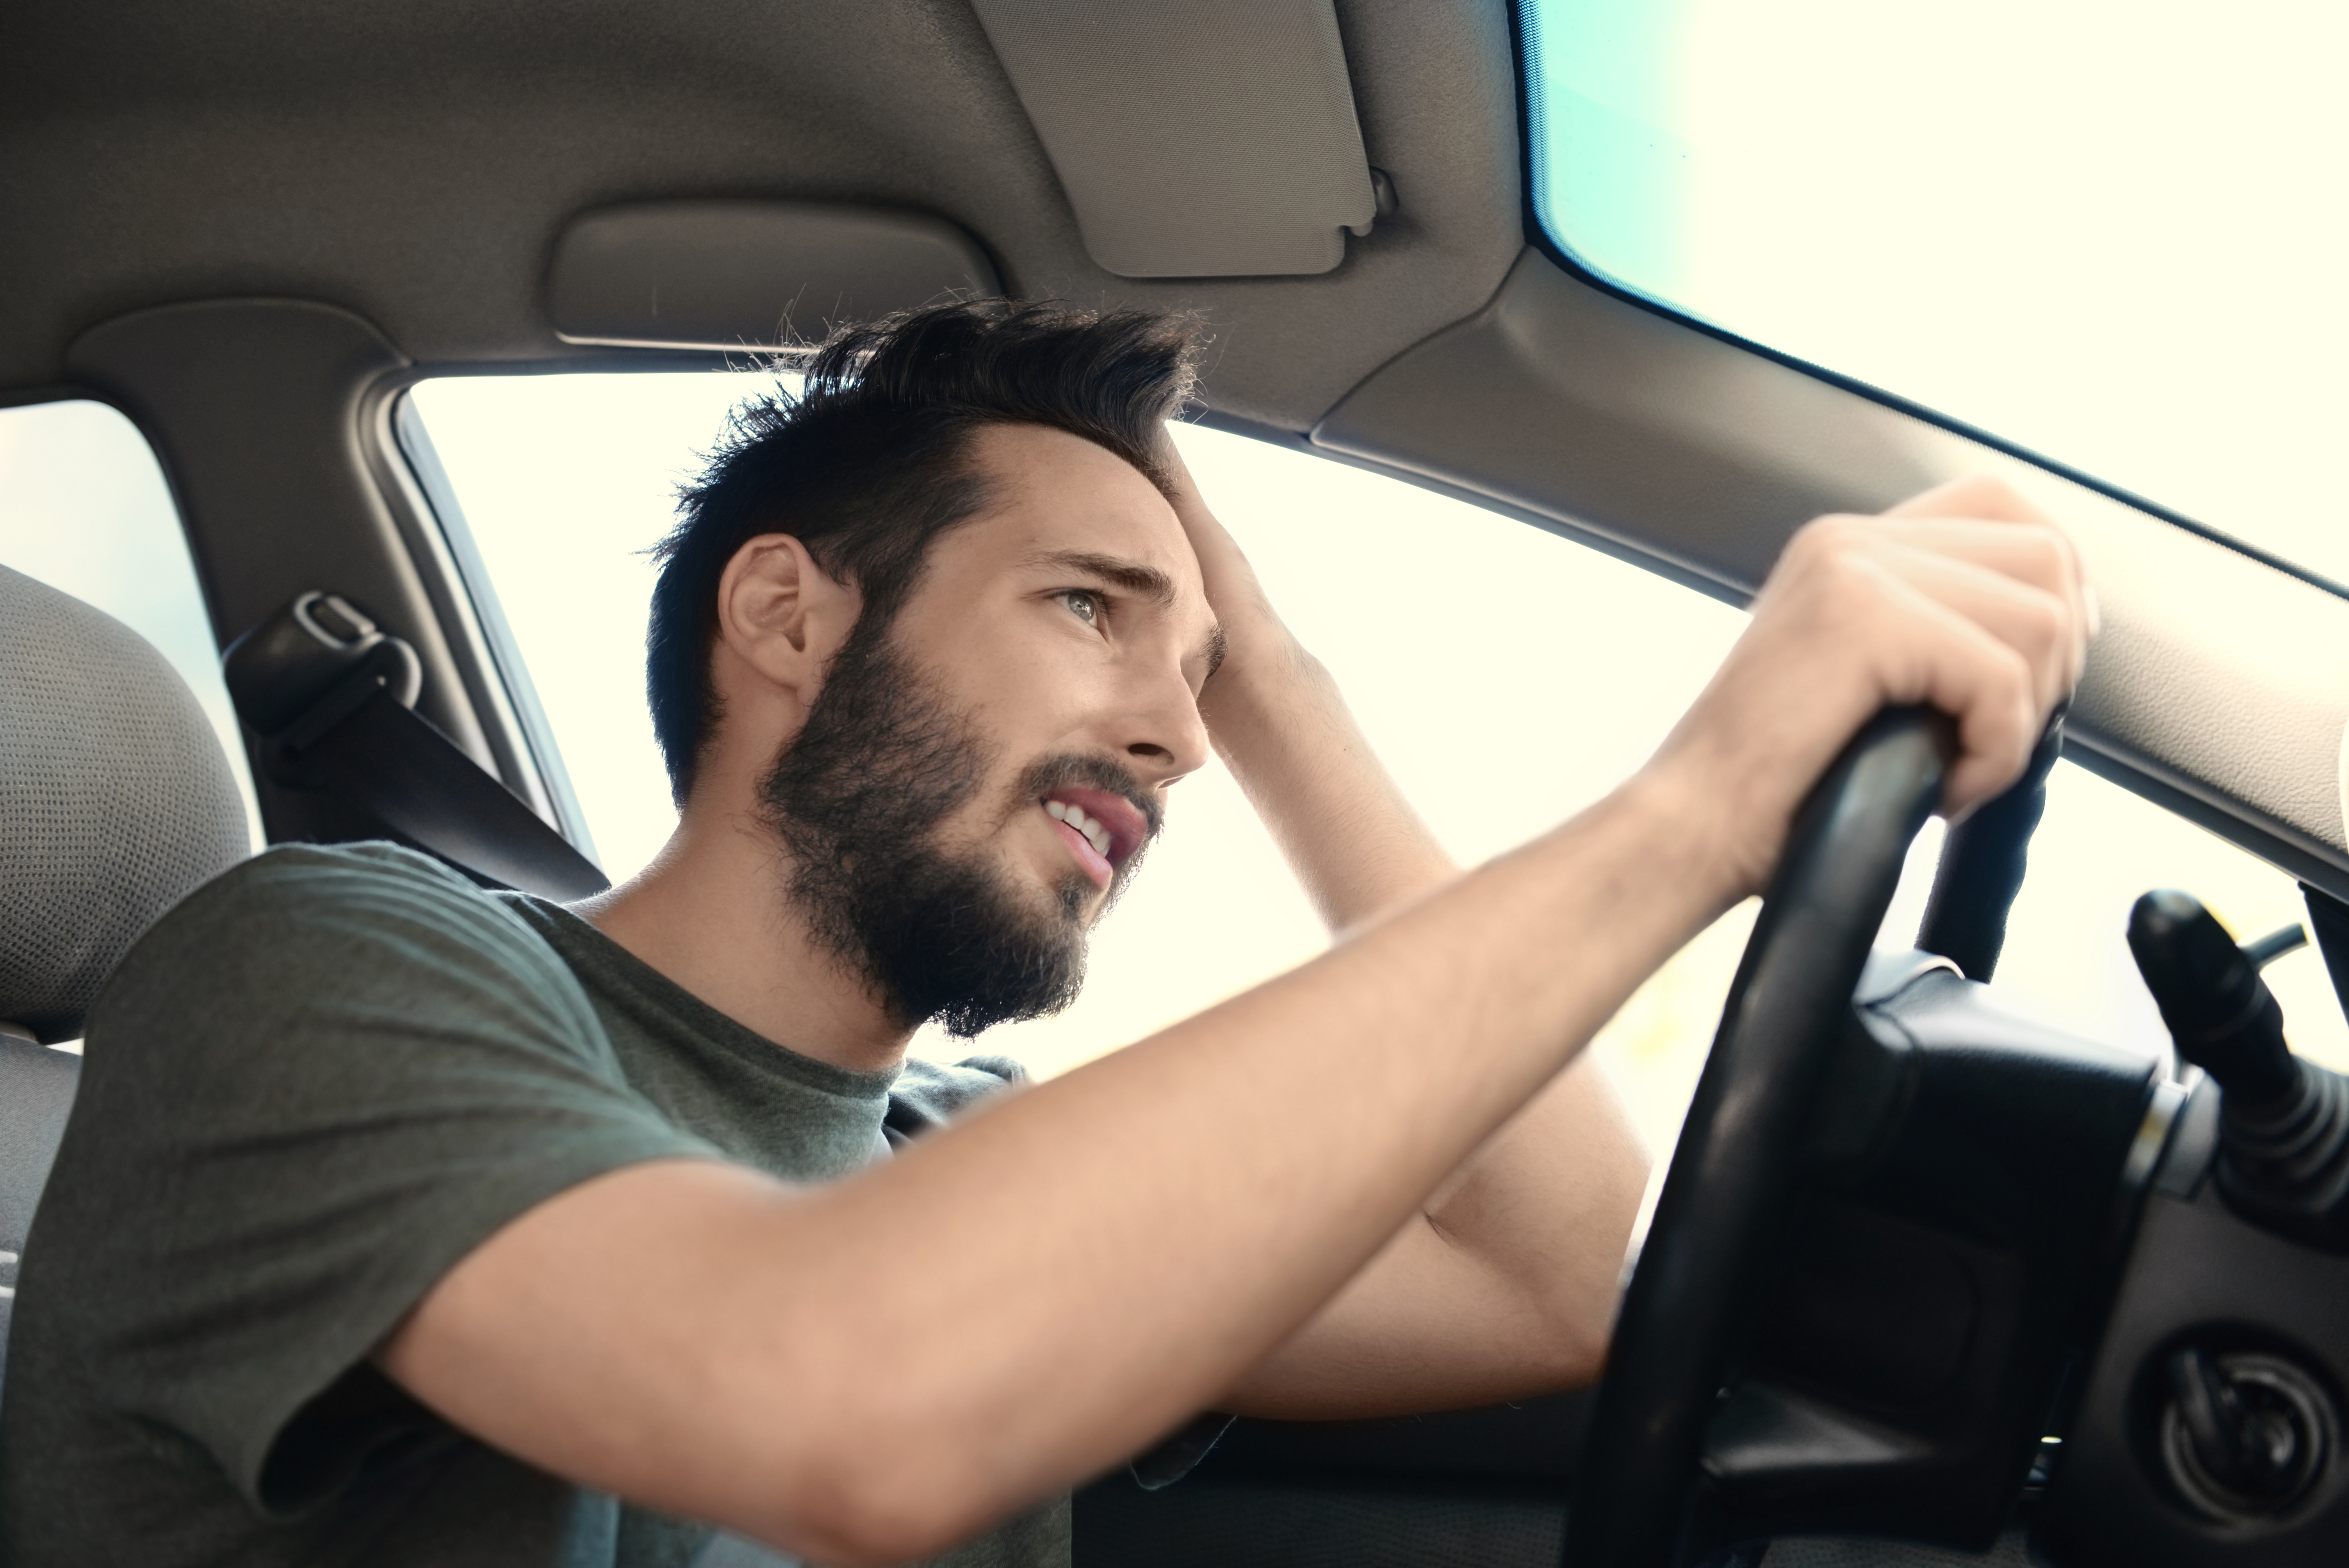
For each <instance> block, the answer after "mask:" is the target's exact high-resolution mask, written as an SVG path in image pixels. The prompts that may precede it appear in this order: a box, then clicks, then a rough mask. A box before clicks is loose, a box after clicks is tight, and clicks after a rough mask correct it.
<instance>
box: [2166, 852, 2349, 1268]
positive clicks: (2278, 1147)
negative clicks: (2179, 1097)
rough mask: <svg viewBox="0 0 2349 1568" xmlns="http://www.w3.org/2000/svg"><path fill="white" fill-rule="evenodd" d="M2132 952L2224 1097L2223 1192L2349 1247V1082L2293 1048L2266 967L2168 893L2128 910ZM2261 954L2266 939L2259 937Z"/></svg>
mask: <svg viewBox="0 0 2349 1568" xmlns="http://www.w3.org/2000/svg"><path fill="white" fill-rule="evenodd" d="M2128 942H2129V951H2130V952H2131V953H2132V954H2135V955H2136V957H2137V969H2138V971H2139V972H2140V973H2142V974H2143V975H2144V976H2145V983H2146V988H2147V990H2149V991H2151V992H2152V993H2153V999H2154V1001H2155V1002H2156V1003H2158V1005H2159V1006H2160V1007H2161V1019H2162V1022H2163V1023H2165V1024H2167V1025H2168V1026H2169V1033H2170V1037H2171V1038H2173V1039H2174V1040H2176V1041H2177V1042H2178V1054H2179V1055H2180V1056H2182V1057H2185V1058H2186V1059H2187V1060H2189V1061H2190V1062H2194V1063H2196V1064H2197V1065H2199V1067H2200V1068H2202V1069H2203V1070H2204V1071H2205V1072H2207V1073H2209V1075H2210V1077H2211V1078H2212V1079H2214V1080H2215V1081H2216V1082H2217V1083H2218V1085H2219V1088H2220V1092H2221V1099H2220V1118H2219V1162H2218V1180H2219V1190H2220V1192H2221V1193H2223V1194H2224V1195H2225V1197H2226V1199H2227V1201H2228V1202H2230V1204H2232V1205H2233V1206H2234V1208H2235V1209H2236V1210H2237V1211H2238V1212H2240V1213H2241V1214H2242V1215H2243V1216H2244V1217H2245V1218H2247V1219H2250V1220H2251V1221H2252V1222H2255V1223H2258V1224H2261V1225H2264V1226H2266V1227H2267V1228H2269V1229H2271V1230H2273V1231H2277V1232H2280V1233H2283V1234H2286V1235H2291V1236H2294V1237H2297V1238H2299V1239H2301V1240H2303V1241H2309V1242H2314V1243H2318V1244H2320V1245H2323V1246H2325V1247H2327V1248H2330V1249H2332V1250H2333V1251H2335V1252H2349V1082H2344V1079H2343V1078H2341V1077H2340V1075H2339V1074H2337V1073H2333V1072H2330V1071H2328V1070H2326V1069H2325V1068H2321V1067H2318V1066H2316V1065H2315V1064H2314V1063H2312V1062H2304V1061H2302V1060H2300V1059H2299V1058H2298V1057H2294V1056H2293V1055H2292V1047H2290V1046H2289V1045H2287V1044H2285V1042H2284V1036H2283V1009H2282V1007H2280V1006H2277V1004H2276V999H2275V997H2274V995H2272V994H2271V992H2270V991H2269V990H2268V988H2267V983H2266V982H2265V981H2263V980H2261V978H2260V973H2259V964H2260V961H2261V959H2263V958H2265V957H2271V956H2274V954H2276V953H2280V952H2282V951H2283V950H2284V949H2283V948H2282V947H2276V948H2274V949H2273V950H2272V951H2263V952H2261V953H2260V954H2250V953H2246V952H2245V951H2244V950H2243V949H2241V948H2239V947H2237V946H2236V945H2235V944H2234V942H2233V941H2232V940H2231V939H2230V938H2229V936H2228V935H2227V933H2226V931H2225V929H2224V928H2223V927H2221V926H2220V924H2219V922H2218V921H2217V920H2216V919H2215V918H2214V917H2213V916H2212V915H2211V913H2210V912H2209V911H2208V910H2206V909H2204V908H2203V907H2202V905H2201V904H2200V903H2198V902H2196V901H2195V900H2194V899H2192V898H2190V897H2189V896H2188V895H2187V894H2185V893H2182V892H2172V891H2169V890H2167V889H2164V890H2162V891H2159V892H2149V893H2147V894H2146V895H2145V896H2144V897H2143V898H2141V899H2139V900H2137V907H2136V908H2135V909H2133V910H2131V911H2130V912H2129V929H2128ZM2261 945H2262V948H2263V949H2264V948H2265V947H2266V946H2267V944H2261Z"/></svg>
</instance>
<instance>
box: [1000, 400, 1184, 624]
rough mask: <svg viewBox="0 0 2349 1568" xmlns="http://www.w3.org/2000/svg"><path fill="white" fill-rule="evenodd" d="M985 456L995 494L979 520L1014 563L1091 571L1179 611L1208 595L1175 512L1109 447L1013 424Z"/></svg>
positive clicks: (1050, 431) (1155, 490) (1055, 432)
mask: <svg viewBox="0 0 2349 1568" xmlns="http://www.w3.org/2000/svg"><path fill="white" fill-rule="evenodd" d="M976 456H977V457H978V460H979V462H980V465H981V467H982V468H983V469H985V470H986V471H987V476H988V481H989V483H988V489H989V490H990V492H991V493H990V494H989V496H988V504H987V506H986V509H985V510H984V511H982V512H981V513H980V514H979V516H978V518H977V519H974V520H973V521H975V522H977V523H978V524H980V525H981V526H982V528H983V531H984V532H985V533H986V534H988V536H990V537H988V539H987V540H986V543H987V544H988V546H990V547H991V550H992V552H999V553H1000V554H1001V555H1002V556H1004V557H1006V558H1008V560H1007V564H1013V565H1021V566H1036V565H1059V566H1072V565H1077V564H1081V563H1082V564H1091V565H1092V566H1095V567H1097V568H1100V569H1102V573H1103V574H1104V575H1105V576H1106V577H1107V579H1108V580H1109V581H1111V582H1112V583H1115V584H1116V585H1118V586H1121V587H1123V588H1125V589H1126V590H1127V592H1129V593H1135V594H1138V595H1143V596H1146V597H1149V598H1151V599H1152V600H1153V601H1154V602H1155V603H1160V604H1162V605H1164V606H1165V607H1170V608H1171V607H1172V606H1173V605H1174V603H1176V602H1177V601H1178V600H1179V599H1182V598H1185V597H1190V596H1192V595H1195V594H1199V593H1200V592H1201V586H1202V585H1201V583H1200V578H1199V563H1198V559H1197V557H1196V556H1195V555H1194V554H1193V553H1192V550H1191V542H1190V540H1189V539H1188V537H1187V536H1186V535H1185V533H1184V531H1183V524H1182V522H1181V521H1180V520H1179V519H1177V518H1176V517H1175V515H1174V506H1173V505H1172V504H1171V503H1170V502H1169V501H1168V500H1166V498H1165V497H1164V495H1162V494H1161V493H1159V490H1158V487H1157V486H1156V485H1154V484H1153V483H1151V481H1150V480H1149V479H1148V478H1147V477H1145V476H1144V475H1143V473H1142V472H1141V470H1140V469H1136V468H1135V467H1134V466H1133V464H1131V463H1129V462H1127V461H1126V460H1125V459H1123V458H1121V457H1119V456H1117V455H1116V454H1115V453H1114V452H1112V451H1110V450H1109V449H1107V448H1105V447H1102V446H1100V445H1098V444H1096V443H1094V442H1092V441H1089V440H1086V439H1085V438H1082V437H1081V436H1074V435H1071V434H1070V433H1069V432H1067V431H1065V430H1056V429H1051V428H1047V427H1044V426H1040V425H1003V426H995V427H991V428H988V429H987V430H985V431H982V432H981V433H980V437H979V441H978V451H977V453H976ZM989 525H991V526H989Z"/></svg>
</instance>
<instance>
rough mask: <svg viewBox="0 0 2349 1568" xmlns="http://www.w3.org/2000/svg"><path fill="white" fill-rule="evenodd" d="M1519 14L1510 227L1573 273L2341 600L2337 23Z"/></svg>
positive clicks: (2345, 341)
mask: <svg viewBox="0 0 2349 1568" xmlns="http://www.w3.org/2000/svg"><path fill="white" fill-rule="evenodd" d="M1520 19H1521V23H1522V34H1521V36H1522V38H1523V42H1524V63H1525V67H1526V88H1527V102H1528V107H1529V118H1530V128H1531V151H1532V168H1533V178H1534V188H1535V189H1534V202H1535V208H1536V211H1537V214H1538V216H1539V218H1540V221H1541V222H1542V224H1543V226H1544V228H1545V229H1546V230H1547V233H1548V235H1549V238H1550V239H1551V241H1552V242H1554V243H1556V244H1557V246H1558V247H1559V248H1560V249H1562V250H1564V251H1565V252H1566V253H1568V254H1569V255H1570V256H1571V257H1573V258H1574V259H1575V260H1576V261H1578V262H1579V263H1582V264H1583V265H1585V266H1587V267H1588V268H1589V269H1590V270H1591V271H1593V272H1595V273H1599V274H1600V275H1601V276H1603V277H1605V278H1607V279H1609V280H1610V281H1612V282H1614V283H1616V284H1619V285H1621V286H1623V287H1625V288H1627V289H1629V290H1631V291H1633V292H1635V293H1638V294H1643V295H1646V296H1648V297H1650V298H1651V299H1653V300H1656V301H1658V302H1660V303H1662V304H1669V305H1671V306H1673V307H1674V308H1676V309H1678V310H1681V311H1682V312H1685V313H1687V314H1689V315H1694V316H1697V317H1700V318H1702V319H1703V320H1705V321H1707V322H1710V323H1713V324H1714V325H1718V326H1720V327H1723V328H1724V329H1726V330H1728V331H1730V332H1732V333H1734V334H1736V335H1740V336H1743V337H1745V338H1747V339H1750V340H1752V341H1754V342H1755V343H1758V344H1761V345H1763V346H1766V347H1769V348H1773V349H1776V350H1779V351H1782V352H1784V353H1786V354H1789V355H1792V356H1795V357H1798V358H1801V359H1804V360H1807V361H1809V362H1811V363H1813V364H1816V365H1818V366H1823V367H1825V368H1826V369H1829V370H1833V371H1836V372H1837V373H1840V374H1842V375H1845V376H1848V377H1854V378H1856V379H1857V380H1860V381H1863V382H1866V383H1868V384H1870V385H1873V386H1875V387H1881V388H1883V389H1885V390H1887V391H1889V392H1892V393H1895V394H1898V395H1899V396H1900V397H1906V398H1909V399H1911V400H1913V401H1915V402H1918V403H1921V404H1923V405H1925V406H1927V407H1931V408H1934V409H1936V410H1939V411H1940V412H1942V413H1944V414H1947V415H1950V416H1952V417H1954V418H1959V419H1961V420H1964V421H1967V422H1969V423H1971V424H1973V425H1975V426H1978V427H1980V428H1984V429H1987V430H1989V431H1991V432H1992V433H1993V434H1995V435H1997V436H2000V437H2002V438H2006V439H2008V440H2011V441H2014V442H2018V443H2020V444H2022V445H2023V446H2024V447H2026V448H2030V449H2033V450H2036V451H2038V452H2040V453H2042V454H2044V455H2045V456H2047V457H2050V458H2053V459H2057V460H2058V461H2061V462H2063V463H2065V464H2068V465H2070V466H2072V467H2074V468H2075V469H2084V470H2085V471H2086V472H2088V473H2090V474H2093V475H2095V476H2096V477H2098V478H2100V479H2103V480H2108V481H2111V482H2113V483H2116V484H2118V485H2121V486H2123V487H2125V488H2127V489H2129V490H2134V491H2136V492H2137V493H2138V494H2140V495H2144V496H2147V497H2149V498H2150V499H2152V500H2156V501H2158V502H2159V503H2161V504H2163V505H2165V506H2168V507H2170V508H2173V509H2175V510H2177V511H2180V512H2183V513H2185V514H2187V515H2189V516H2191V517H2193V518H2195V519H2197V520H2198V521H2201V522H2204V523H2207V524H2209V525H2210V526H2212V527H2215V528H2218V529H2220V530H2221V531H2225V532H2227V533H2230V534H2232V535H2234V536H2235V537H2237V538H2240V539H2243V540H2246V541H2249V542H2251V543H2253V544H2256V545H2258V546H2260V547H2261V548H2263V549H2266V550H2268V551H2270V552H2273V553H2275V554H2277V555H2280V556H2282V557H2285V558H2287V559H2290V560H2292V561H2294V562H2299V563H2301V564H2302V565H2303V566H2304V567H2306V568H2309V569H2311V570H2313V571H2314V572H2316V573H2322V574H2323V575H2326V576H2328V577H2330V578H2332V579H2333V580H2334V581H2335V582H2349V527H2344V505H2343V502H2342V500H2341V491H2340V487H2339V484H2338V482H2337V480H2336V477H2335V473H2334V469H2335V467H2336V465H2335V463H2334V462H2333V453H2334V452H2335V451H2336V450H2337V449H2338V448H2339V445H2340V441H2341V436H2340V432H2341V430H2342V429H2343V428H2344V424H2349V383H2344V378H2343V377H2342V375H2341V372H2340V366H2341V363H2342V361H2343V360H2344V356H2349V309H2344V304H2343V297H2342V290H2341V287H2340V279H2341V275H2342V269H2343V263H2344V249H2349V242H2344V233H2349V230H2344V225H2343V223H2342V222H2341V220H2340V218H2339V216H2338V212H2337V209H2338V207H2339V204H2340V187H2341V180H2342V171H2343V170H2344V163H2349V158H2344V154H2345V153H2349V94H2344V93H2342V92H2341V91H2340V90H2339V86H2338V81H2337V77H2338V75H2339V71H2340V67H2341V63H2342V60H2343V57H2344V46H2349V7H2343V6H2340V5H2337V4H2331V3H2327V0H2243V3H2242V4H2240V5H2230V6H2226V7H2216V6H2209V5H2178V4H2170V3H2164V0H1974V3H1973V4H1971V5H1962V6H1956V5H1918V4H1914V3H1887V0H1773V3H1772V4H1768V5H1762V4H1756V3H1754V0H1523V4H1522V5H1521V6H1520Z"/></svg>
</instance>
